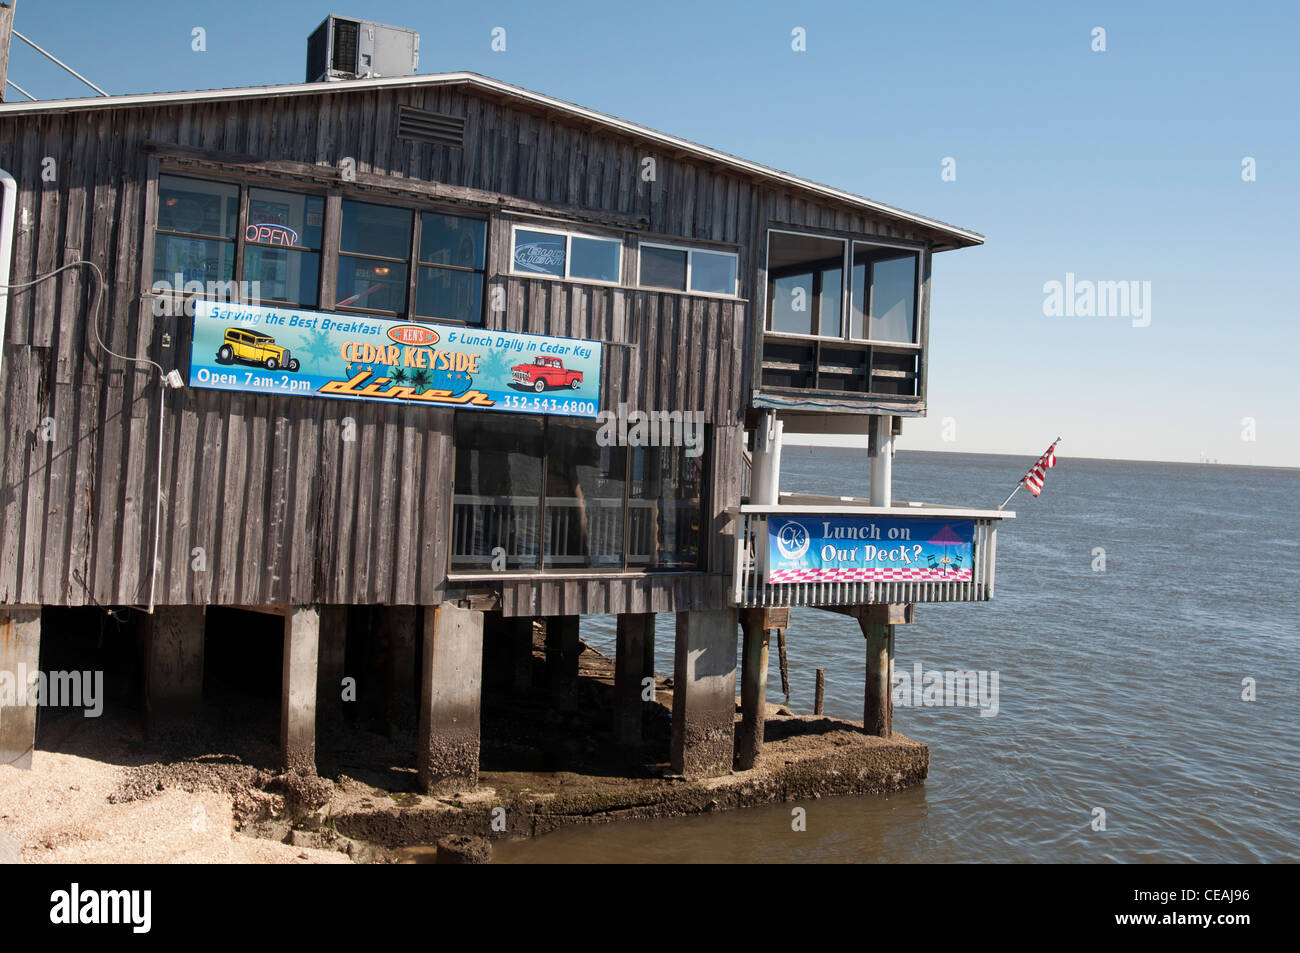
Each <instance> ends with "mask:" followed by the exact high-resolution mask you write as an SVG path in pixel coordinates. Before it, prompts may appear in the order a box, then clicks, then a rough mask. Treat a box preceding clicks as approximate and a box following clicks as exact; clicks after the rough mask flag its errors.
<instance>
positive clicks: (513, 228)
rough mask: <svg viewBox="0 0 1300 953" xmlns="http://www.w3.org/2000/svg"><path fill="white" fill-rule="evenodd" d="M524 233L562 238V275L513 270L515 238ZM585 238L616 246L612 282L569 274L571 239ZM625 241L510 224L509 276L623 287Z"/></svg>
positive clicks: (570, 231) (523, 223)
mask: <svg viewBox="0 0 1300 953" xmlns="http://www.w3.org/2000/svg"><path fill="white" fill-rule="evenodd" d="M520 229H522V230H524V231H526V232H540V233H542V234H543V235H563V236H564V274H563V275H543V274H538V273H536V272H531V271H520V270H518V269H517V268H515V236H516V234H518V232H519V230H520ZM575 238H586V239H590V240H592V241H598V242H608V243H610V244H615V245H617V246H618V278H617V279H616V280H614V281H604V280H602V279H600V278H575V277H573V276H572V275H571V274H570V269H571V267H572V264H573V239H575ZM626 246H627V240H626V237H625V236H617V237H616V236H611V235H600V234H597V233H595V232H579V231H574V230H572V229H566V228H557V227H555V226H553V225H530V224H527V223H525V222H511V223H510V245H509V249H510V267H509V274H510V275H512V276H513V277H516V278H534V279H537V280H540V281H571V282H574V283H576V284H588V285H600V286H602V287H605V288H619V287H623V265H624V264H625V263H626V262H625V257H624V254H623V253H624V252H625V251H626V250H627V248H626ZM638 267H639V266H638Z"/></svg>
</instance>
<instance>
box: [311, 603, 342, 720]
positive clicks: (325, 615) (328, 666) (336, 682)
mask: <svg viewBox="0 0 1300 953" xmlns="http://www.w3.org/2000/svg"><path fill="white" fill-rule="evenodd" d="M347 648H348V607H347V606H321V610H320V654H319V656H318V660H317V662H318V664H317V680H316V707H317V711H316V723H317V726H318V727H319V728H320V729H322V730H335V729H337V728H339V727H341V726H342V724H343V679H344V678H345V677H346V675H347V668H346V665H347Z"/></svg>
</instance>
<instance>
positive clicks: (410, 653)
mask: <svg viewBox="0 0 1300 953" xmlns="http://www.w3.org/2000/svg"><path fill="white" fill-rule="evenodd" d="M418 620H419V608H418V607H417V606H379V607H378V609H377V611H376V613H375V629H374V638H375V653H376V655H377V662H378V669H379V677H380V679H381V680H382V688H381V691H380V694H379V697H378V699H377V701H378V703H379V704H378V708H379V721H380V722H381V724H382V726H383V728H384V730H386V731H387V732H388V733H389V734H390V735H392V734H395V733H397V732H398V731H399V730H401V729H402V728H407V729H409V728H410V727H411V726H412V725H414V724H415V721H416V705H417V702H416V697H417V686H416V678H415V672H416V669H415V641H416V630H417V623H418Z"/></svg>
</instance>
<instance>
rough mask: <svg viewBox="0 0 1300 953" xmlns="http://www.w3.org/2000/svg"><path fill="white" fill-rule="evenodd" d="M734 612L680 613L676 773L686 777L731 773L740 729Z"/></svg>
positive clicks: (674, 735)
mask: <svg viewBox="0 0 1300 953" xmlns="http://www.w3.org/2000/svg"><path fill="white" fill-rule="evenodd" d="M736 623H737V617H736V610H735V609H709V610H698V611H691V612H678V613H677V640H676V646H675V658H674V666H673V675H674V677H673V733H672V745H671V762H672V770H673V771H674V772H675V773H677V774H680V775H683V776H685V777H688V778H704V777H715V776H717V775H720V774H726V773H727V772H728V771H730V770H731V766H732V760H733V758H734V757H735V747H736V745H735V737H736V735H735V731H736V729H735V725H736Z"/></svg>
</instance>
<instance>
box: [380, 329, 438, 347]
mask: <svg viewBox="0 0 1300 953" xmlns="http://www.w3.org/2000/svg"><path fill="white" fill-rule="evenodd" d="M388 337H389V339H390V340H393V341H396V342H397V343H398V344H410V345H412V346H414V347H427V346H428V345H430V344H437V343H438V332H437V331H435V330H434V329H433V328H422V327H420V326H419V325H418V324H399V325H398V326H397V327H395V328H389V329H388Z"/></svg>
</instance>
